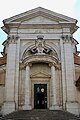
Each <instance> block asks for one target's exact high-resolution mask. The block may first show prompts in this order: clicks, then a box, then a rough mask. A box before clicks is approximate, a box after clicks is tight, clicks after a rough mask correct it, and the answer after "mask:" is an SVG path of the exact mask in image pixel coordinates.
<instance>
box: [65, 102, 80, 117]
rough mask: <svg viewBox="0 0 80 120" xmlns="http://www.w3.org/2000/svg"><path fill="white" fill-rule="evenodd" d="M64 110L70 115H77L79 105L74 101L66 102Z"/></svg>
mask: <svg viewBox="0 0 80 120" xmlns="http://www.w3.org/2000/svg"><path fill="white" fill-rule="evenodd" d="M66 110H67V111H68V112H70V113H72V114H75V115H79V104H78V102H75V101H69V102H66Z"/></svg>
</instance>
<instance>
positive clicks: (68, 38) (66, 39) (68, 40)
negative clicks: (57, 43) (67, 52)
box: [61, 35, 73, 43]
mask: <svg viewBox="0 0 80 120" xmlns="http://www.w3.org/2000/svg"><path fill="white" fill-rule="evenodd" d="M61 38H62V39H63V40H64V43H72V40H73V36H72V35H62V36H61Z"/></svg>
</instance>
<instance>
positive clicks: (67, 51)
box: [63, 35, 78, 114]
mask: <svg viewBox="0 0 80 120" xmlns="http://www.w3.org/2000/svg"><path fill="white" fill-rule="evenodd" d="M72 40H73V38H72V36H71V35H65V36H63V41H64V58H65V79H66V97H67V98H66V110H67V111H69V112H72V113H74V114H78V103H77V102H76V96H75V95H76V88H75V85H74V80H75V77H74V57H73V50H72ZM74 107H75V108H74ZM74 109H75V110H74Z"/></svg>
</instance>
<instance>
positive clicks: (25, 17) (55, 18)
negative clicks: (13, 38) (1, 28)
mask: <svg viewBox="0 0 80 120" xmlns="http://www.w3.org/2000/svg"><path fill="white" fill-rule="evenodd" d="M43 18H44V19H43ZM38 20H39V22H41V21H43V23H44V21H45V22H49V23H56V22H72V23H75V22H76V19H73V18H71V17H67V16H65V15H62V14H59V13H56V12H53V11H50V10H48V9H44V8H42V7H38V8H35V9H32V10H29V11H27V12H24V13H21V14H19V15H16V16H13V17H11V18H8V19H5V20H4V23H8V24H9V23H22V22H23V23H31V22H33V21H35V22H37V21H38ZM39 22H38V23H39ZM33 23H34V22H33Z"/></svg>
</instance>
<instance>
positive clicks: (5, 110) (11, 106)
mask: <svg viewBox="0 0 80 120" xmlns="http://www.w3.org/2000/svg"><path fill="white" fill-rule="evenodd" d="M1 111H2V114H3V115H6V114H9V113H11V112H13V111H15V102H13V101H6V102H4V104H3V106H2V110H1Z"/></svg>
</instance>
